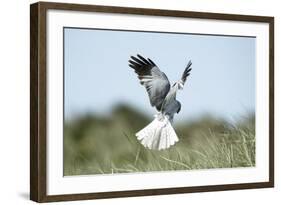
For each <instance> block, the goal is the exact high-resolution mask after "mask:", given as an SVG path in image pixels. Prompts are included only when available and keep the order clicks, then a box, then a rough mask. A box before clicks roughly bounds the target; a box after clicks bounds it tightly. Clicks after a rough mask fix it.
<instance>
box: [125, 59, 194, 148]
mask: <svg viewBox="0 0 281 205" xmlns="http://www.w3.org/2000/svg"><path fill="white" fill-rule="evenodd" d="M191 65H192V63H191V61H189V62H188V64H187V66H186V68H185V70H184V72H183V74H182V77H181V79H180V80H178V81H177V82H175V83H174V84H173V85H172V86H171V85H170V82H169V79H168V78H167V76H166V75H165V73H164V72H162V71H161V70H160V69H159V68H158V67H157V65H156V64H155V63H154V62H153V61H152V60H150V59H149V58H147V59H145V58H144V57H142V56H141V55H139V54H137V56H136V57H135V56H131V59H130V60H129V66H130V67H131V68H133V69H134V71H135V73H136V74H137V75H138V78H139V80H140V84H141V85H143V86H144V87H145V89H146V91H147V93H148V96H149V100H150V104H151V106H152V107H155V108H156V110H157V111H158V112H157V114H156V115H154V117H155V119H154V120H153V121H152V122H151V123H150V124H148V125H147V126H146V127H145V128H143V129H142V130H140V131H139V132H137V133H136V137H137V139H138V140H139V141H140V142H141V144H142V145H143V146H144V147H146V148H148V149H155V150H162V149H167V148H169V147H170V146H172V145H174V144H175V143H176V142H177V141H178V140H179V139H178V136H177V134H176V132H175V130H174V128H173V127H172V125H171V123H172V122H173V118H174V114H175V113H179V112H180V110H181V104H180V102H179V101H177V99H176V94H177V91H178V90H182V89H183V86H184V84H185V82H186V79H187V77H188V76H189V75H190V71H191Z"/></svg>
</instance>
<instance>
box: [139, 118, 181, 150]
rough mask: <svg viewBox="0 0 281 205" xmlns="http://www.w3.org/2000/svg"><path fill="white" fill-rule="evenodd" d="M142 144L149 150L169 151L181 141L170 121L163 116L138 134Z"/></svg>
mask: <svg viewBox="0 0 281 205" xmlns="http://www.w3.org/2000/svg"><path fill="white" fill-rule="evenodd" d="M136 136H137V139H138V140H139V141H140V142H141V144H142V145H143V146H144V147H146V148H149V149H158V150H161V149H167V148H169V147H170V146H172V145H174V144H175V143H176V142H177V141H179V139H178V136H177V134H176V132H175V130H174V128H173V127H172V125H171V123H170V121H169V119H168V118H167V117H166V116H163V115H162V114H161V117H159V115H156V116H155V119H154V120H153V121H152V122H151V123H150V124H148V125H147V126H146V127H145V128H143V129H142V130H140V131H139V132H138V133H136Z"/></svg>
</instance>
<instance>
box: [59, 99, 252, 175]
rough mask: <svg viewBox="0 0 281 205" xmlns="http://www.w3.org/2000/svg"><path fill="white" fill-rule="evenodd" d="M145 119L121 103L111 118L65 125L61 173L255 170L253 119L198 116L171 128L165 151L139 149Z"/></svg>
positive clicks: (100, 117) (145, 123)
mask: <svg viewBox="0 0 281 205" xmlns="http://www.w3.org/2000/svg"><path fill="white" fill-rule="evenodd" d="M151 120H152V118H149V117H147V116H145V115H143V114H142V113H140V112H138V111H137V110H135V109H133V108H131V107H129V106H125V105H120V106H117V107H116V108H115V109H113V111H112V113H111V116H108V117H104V116H95V115H90V114H89V115H88V116H84V117H81V118H78V119H75V120H72V121H68V122H65V125H64V175H65V176H69V175H88V174H111V173H130V172H146V171H149V172H151V171H169V170H192V169H210V168H230V167H251V166H255V117H254V115H250V114H249V115H247V116H246V117H244V118H243V119H241V120H240V121H239V122H237V123H235V124H229V123H227V122H226V121H224V120H219V119H215V118H212V117H210V116H205V117H202V118H200V119H198V120H195V121H192V122H190V121H188V122H181V123H180V124H176V125H175V130H176V132H177V134H178V136H179V139H180V140H179V142H178V143H177V144H176V145H174V146H173V147H171V148H170V149H168V150H164V151H151V150H148V149H145V148H144V147H142V145H141V144H140V143H139V142H138V141H137V139H136V137H135V135H134V134H135V133H136V132H137V131H139V130H140V129H142V128H143V127H144V126H146V125H147V124H148V123H149V122H150V121H151Z"/></svg>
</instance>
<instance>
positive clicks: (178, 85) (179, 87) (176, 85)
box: [173, 80, 183, 90]
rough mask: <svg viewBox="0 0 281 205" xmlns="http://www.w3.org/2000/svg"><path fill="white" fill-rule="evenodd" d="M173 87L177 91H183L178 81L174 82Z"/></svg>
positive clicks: (181, 84) (180, 82) (180, 81)
mask: <svg viewBox="0 0 281 205" xmlns="http://www.w3.org/2000/svg"><path fill="white" fill-rule="evenodd" d="M173 87H176V88H177V89H178V90H182V89H183V82H182V80H179V81H177V82H175V83H174V85H173Z"/></svg>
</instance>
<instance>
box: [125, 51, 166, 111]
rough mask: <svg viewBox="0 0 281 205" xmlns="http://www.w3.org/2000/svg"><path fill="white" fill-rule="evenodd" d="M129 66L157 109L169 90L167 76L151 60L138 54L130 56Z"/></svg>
mask: <svg viewBox="0 0 281 205" xmlns="http://www.w3.org/2000/svg"><path fill="white" fill-rule="evenodd" d="M129 66H130V67H131V68H133V69H134V70H135V72H136V74H137V75H138V78H139V80H140V83H141V85H143V86H144V87H145V88H146V91H147V93H148V96H149V100H150V104H151V106H153V107H154V106H155V107H156V108H157V110H158V111H159V110H160V109H161V106H162V103H163V101H164V99H165V97H166V95H167V93H168V92H169V90H170V82H169V80H168V78H167V76H166V75H165V73H163V72H162V71H161V70H160V69H159V68H158V67H157V66H156V64H155V63H154V62H153V61H152V60H150V59H149V58H147V59H145V58H144V57H142V56H141V55H139V54H138V55H137V57H134V56H131V59H130V60H129Z"/></svg>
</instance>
